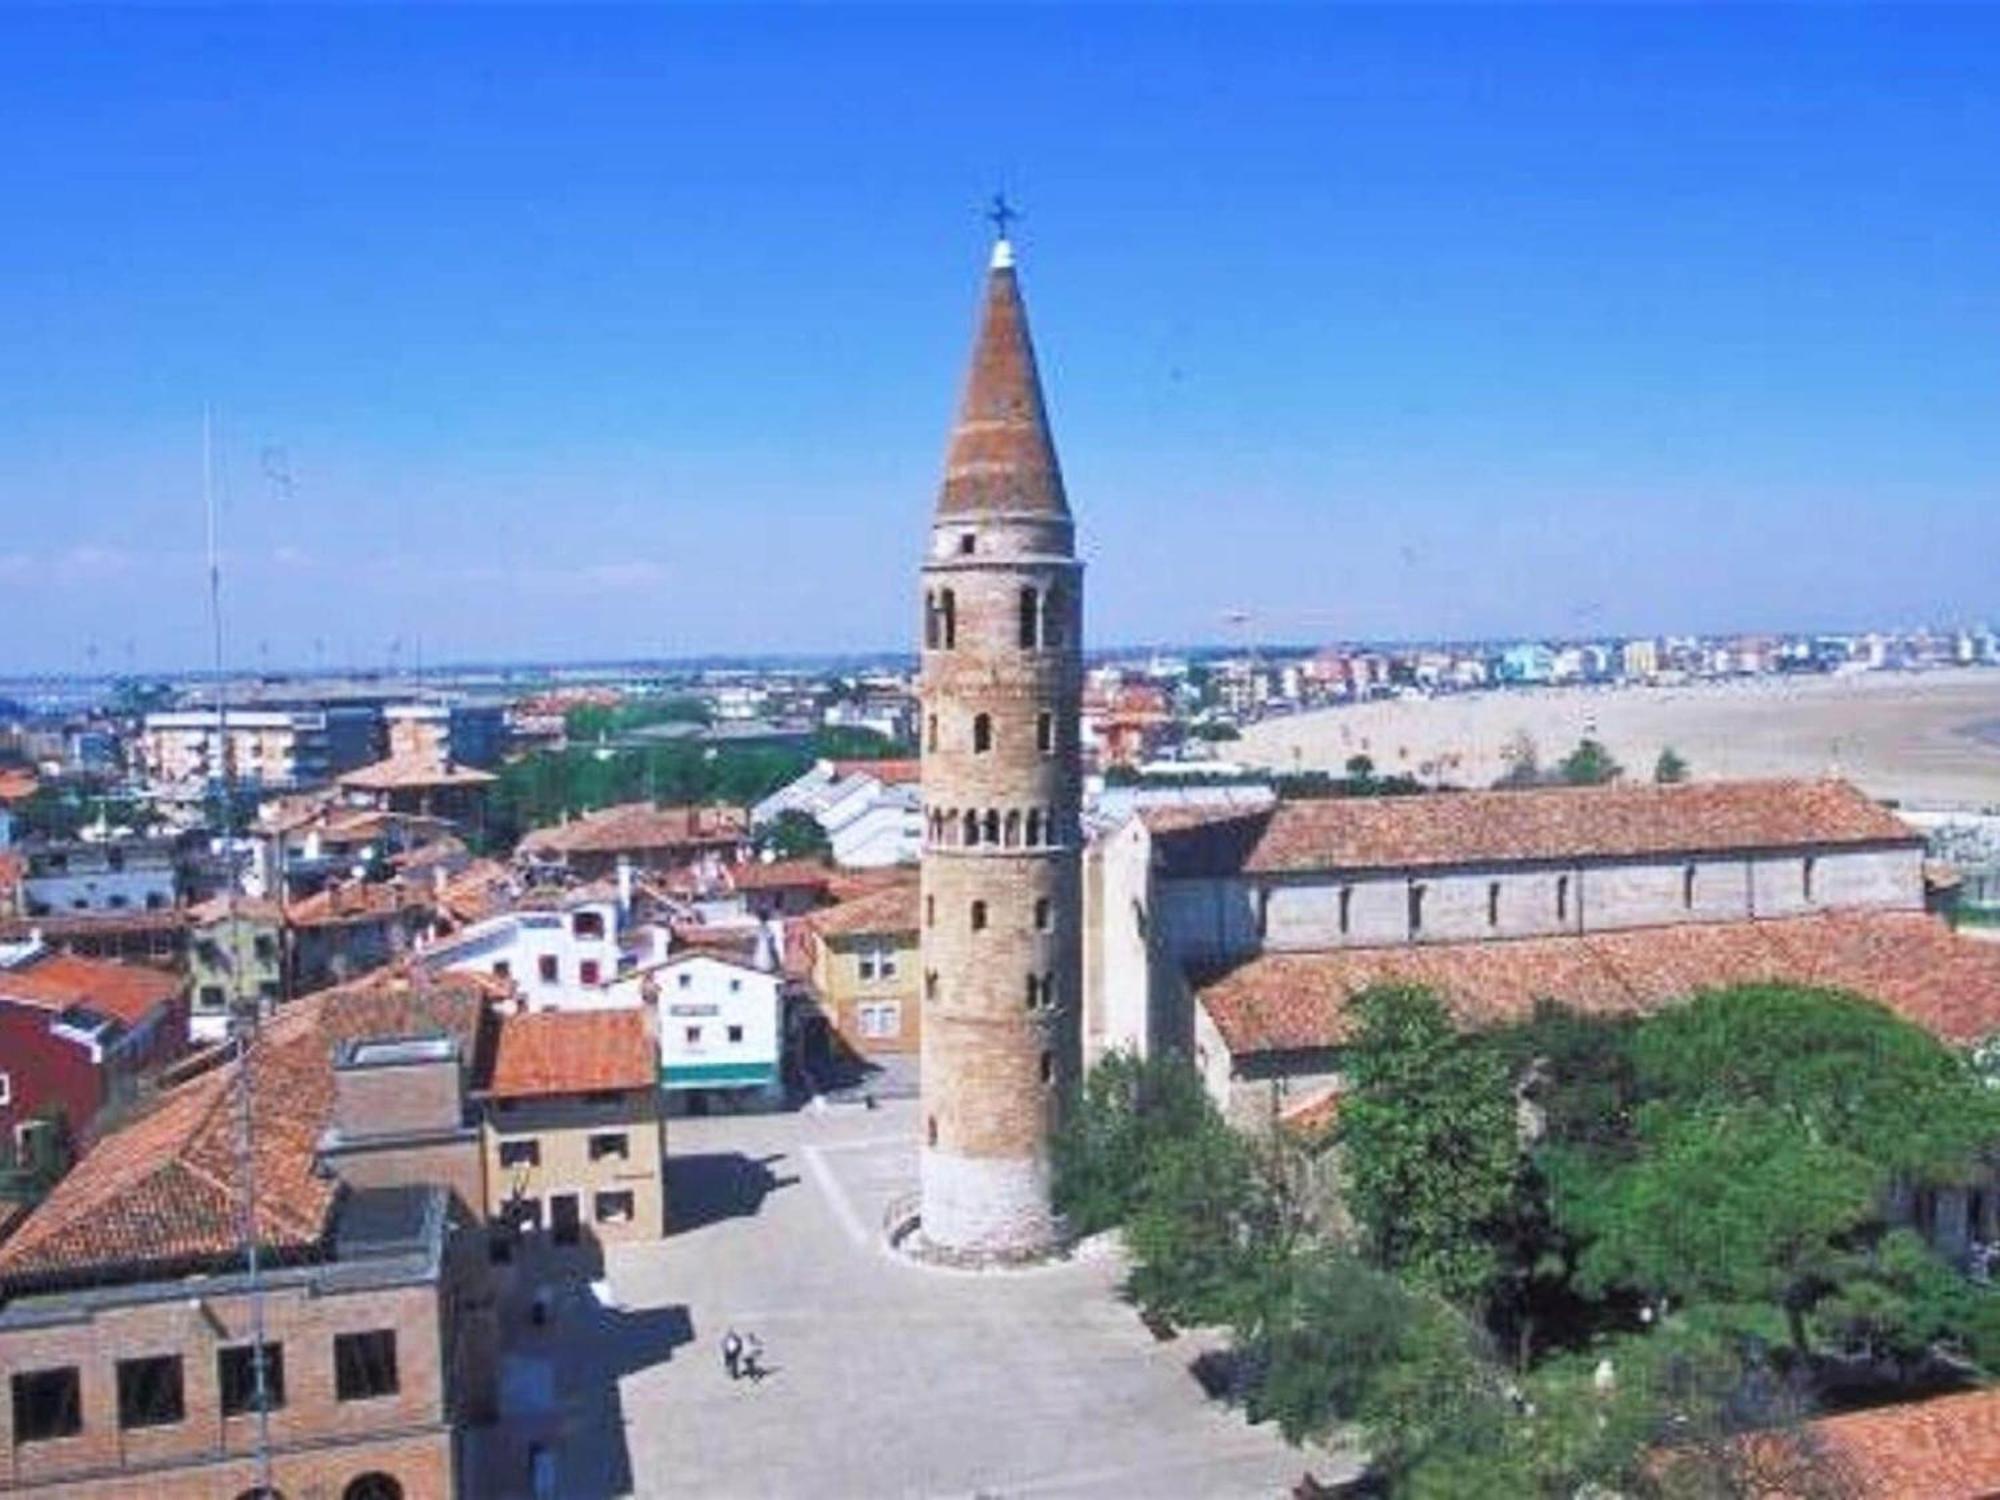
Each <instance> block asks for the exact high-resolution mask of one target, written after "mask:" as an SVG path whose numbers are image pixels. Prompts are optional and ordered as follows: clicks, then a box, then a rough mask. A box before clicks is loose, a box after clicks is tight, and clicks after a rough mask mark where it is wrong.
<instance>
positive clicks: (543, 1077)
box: [483, 1010, 660, 1099]
mask: <svg viewBox="0 0 2000 1500" xmlns="http://www.w3.org/2000/svg"><path fill="white" fill-rule="evenodd" d="M659 1069H660V1061H659V1049H658V1047H657V1046H655V1044H654V1042H653V1037H652V1032H651V1030H650V1028H649V1025H648V1017H647V1014H646V1012H644V1011H642V1010H578V1011H556V1010H545V1011H534V1012H529V1013H525V1014H517V1015H511V1016H502V1017H500V1018H499V1019H498V1021H497V1024H496V1026H495V1031H494V1044H493V1066H492V1070H491V1074H490V1076H489V1077H487V1078H486V1079H485V1081H484V1084H483V1089H484V1092H486V1093H488V1094H490V1095H492V1096H493V1097H494V1098H496V1099H533V1098H542V1097H546V1096H548V1095H551V1094H588V1093H593V1092H596V1091H598V1090H602V1089H645V1088H652V1087H653V1086H654V1085H655V1084H656V1083H658V1081H659Z"/></svg>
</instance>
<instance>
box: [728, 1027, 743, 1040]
mask: <svg viewBox="0 0 2000 1500" xmlns="http://www.w3.org/2000/svg"><path fill="white" fill-rule="evenodd" d="M729 1040H730V1041H732V1042H740V1041H742V1040H743V1028H742V1027H741V1026H732V1027H730V1028H729Z"/></svg>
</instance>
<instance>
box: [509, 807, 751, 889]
mask: <svg viewBox="0 0 2000 1500" xmlns="http://www.w3.org/2000/svg"><path fill="white" fill-rule="evenodd" d="M749 844H750V822H749V815H748V814H747V813H745V812H744V810H743V809H742V808H740V807H655V806H654V805H653V804H652V803H650V802H625V803H621V804H619V805H618V806H616V807H606V808H600V809H599V810H598V811H596V812H593V813H585V814H584V815H583V816H582V817H580V818H577V819H575V820H573V821H571V822H568V823H562V824H558V825H557V826H556V827H554V828H537V829H536V830H535V831H534V832H532V833H530V834H529V835H528V836H527V837H526V838H524V839H522V840H521V843H520V847H519V848H518V849H517V850H516V851H515V853H516V855H517V856H518V857H519V858H520V859H522V860H524V861H526V862H528V863H530V864H552V865H562V866H564V867H566V868H567V869H568V870H569V872H570V873H571V874H573V875H575V876H577V877H578V878H579V879H583V880H596V879H598V878H600V877H602V876H605V875H611V874H615V873H616V871H617V869H618V865H619V863H620V861H623V862H625V863H628V864H630V865H631V866H632V867H633V868H634V869H637V870H655V871H665V872H671V871H674V870H679V869H682V868H684V867H686V866H688V865H691V864H693V863H695V862H696V861H698V860H701V859H703V858H716V859H720V860H725V861H729V860H736V859H740V858H741V857H742V856H743V855H744V854H745V853H747V852H748V849H749Z"/></svg>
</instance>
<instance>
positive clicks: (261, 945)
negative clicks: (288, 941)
mask: <svg viewBox="0 0 2000 1500" xmlns="http://www.w3.org/2000/svg"><path fill="white" fill-rule="evenodd" d="M251 946H252V947H253V949H254V950H255V952H256V954H257V962H258V963H260V964H271V963H276V962H277V961H278V940H277V939H276V938H274V937H272V936H271V934H270V933H268V932H260V933H258V934H257V936H256V937H255V938H254V939H253V940H252V944H251Z"/></svg>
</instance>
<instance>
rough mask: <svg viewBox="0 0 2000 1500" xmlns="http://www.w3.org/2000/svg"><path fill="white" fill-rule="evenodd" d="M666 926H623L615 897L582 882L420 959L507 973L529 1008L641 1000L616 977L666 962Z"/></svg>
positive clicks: (436, 968) (598, 1006)
mask: <svg viewBox="0 0 2000 1500" xmlns="http://www.w3.org/2000/svg"><path fill="white" fill-rule="evenodd" d="M667 949H668V935H667V930H666V929H665V928H664V927H656V926H650V925H648V926H627V925H626V924H625V923H624V922H622V921H621V920H620V905H619V902H618V899H617V897H615V896H612V895H607V894H605V893H603V892H602V891H597V890H594V889H591V888H586V889H585V890H583V891H579V892H575V893H571V894H570V895H568V896H567V897H564V898H558V899H557V900H555V901H553V902H551V903H550V904H549V905H548V906H547V907H546V908H540V909H536V908H530V909H526V910H521V911H510V912H505V913H502V914H501V915H500V916H497V917H488V918H487V919H486V920H485V921H483V922H475V923H473V924H472V925H471V926H469V927H467V928H466V929H465V930H464V931H462V932H458V933H455V934H453V935H452V936H451V937H449V938H447V939H445V940H444V941H443V942H440V943H437V944H435V945H433V946H432V947H429V948H427V949H425V950H424V952H423V955H422V961H423V963H424V966H425V967H426V968H428V969H430V970H432V971H433V972H444V971H447V970H460V971H468V972H471V973H477V974H490V975H492V976H494V977H495V978H497V979H505V980H509V981H511V982H512V983H513V985H514V987H515V988H516V989H517V990H519V991H520V994H521V1000H522V1003H523V1004H524V1005H525V1006H526V1007H527V1008H528V1009H529V1010H616V1009H619V1008H621V1007H625V1006H632V1005H637V1004H638V1003H639V1001H638V996H637V994H636V992H634V993H633V994H632V995H630V996H627V995H624V994H623V993H622V992H621V991H620V990H619V989H618V988H617V982H618V981H619V980H620V979H621V978H624V977H626V976H629V975H631V974H634V973H637V972H638V971H639V970H641V969H643V968H646V967H648V966H650V965H654V964H657V963H660V962H661V961H663V960H664V959H665V958H666V956H667Z"/></svg>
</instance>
